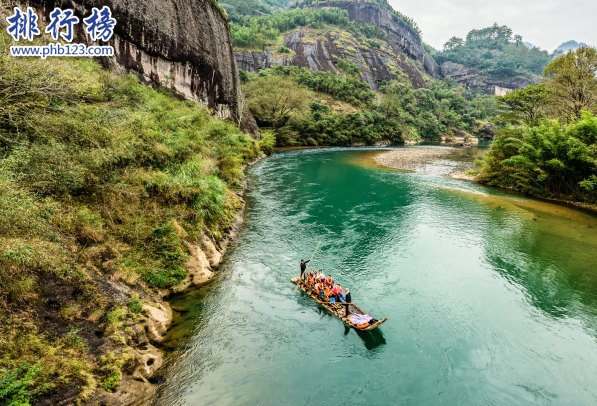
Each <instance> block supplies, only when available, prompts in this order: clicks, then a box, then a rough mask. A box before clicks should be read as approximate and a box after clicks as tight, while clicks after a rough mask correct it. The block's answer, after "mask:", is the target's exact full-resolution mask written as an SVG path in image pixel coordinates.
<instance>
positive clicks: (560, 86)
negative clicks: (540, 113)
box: [545, 46, 597, 120]
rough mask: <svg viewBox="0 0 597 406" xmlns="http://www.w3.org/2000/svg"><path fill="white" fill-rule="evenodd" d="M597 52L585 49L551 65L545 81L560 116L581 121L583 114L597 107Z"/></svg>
mask: <svg viewBox="0 0 597 406" xmlns="http://www.w3.org/2000/svg"><path fill="white" fill-rule="evenodd" d="M595 72H597V50H595V48H591V47H586V46H582V47H580V48H578V49H576V50H574V51H569V52H568V53H567V54H565V55H562V56H560V57H558V58H556V59H554V60H553V61H551V62H550V63H549V65H547V67H546V68H545V77H546V78H547V79H548V82H547V87H548V88H549V89H550V90H551V98H552V100H553V106H554V108H555V109H556V110H557V113H558V115H559V116H561V117H564V118H566V119H567V120H577V119H580V117H581V112H582V111H583V110H595V108H596V107H597V106H596V105H597V78H595Z"/></svg>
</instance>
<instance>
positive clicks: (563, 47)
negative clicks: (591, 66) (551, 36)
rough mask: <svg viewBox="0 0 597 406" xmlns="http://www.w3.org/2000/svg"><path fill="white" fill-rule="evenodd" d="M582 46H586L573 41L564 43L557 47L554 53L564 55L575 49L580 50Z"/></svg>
mask: <svg viewBox="0 0 597 406" xmlns="http://www.w3.org/2000/svg"><path fill="white" fill-rule="evenodd" d="M582 46H587V44H585V43H584V42H576V41H574V40H570V41H566V42H564V43H563V44H561V45H560V46H559V47H557V48H556V51H562V52H564V53H566V52H568V51H570V50H574V49H576V48H580V47H582Z"/></svg>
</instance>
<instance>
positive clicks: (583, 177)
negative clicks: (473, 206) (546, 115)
mask: <svg viewBox="0 0 597 406" xmlns="http://www.w3.org/2000/svg"><path fill="white" fill-rule="evenodd" d="M480 179H481V180H482V181H485V182H488V183H490V184H494V185H501V186H508V187H511V188H513V189H515V190H518V191H521V192H526V193H529V194H532V195H539V196H545V197H564V198H567V199H572V200H586V201H588V202H591V203H596V202H597V118H596V117H595V116H593V115H592V114H591V113H583V115H582V119H581V120H580V121H578V122H576V123H572V124H561V123H559V122H558V121H557V120H553V121H549V120H544V121H542V122H541V124H540V125H538V126H527V125H525V126H522V127H517V128H510V129H505V130H503V131H502V132H501V135H500V136H499V137H498V138H497V139H496V141H495V143H494V144H493V145H492V148H491V151H490V152H489V153H488V154H487V156H486V159H485V163H484V166H483V168H482V172H481V175H480Z"/></svg>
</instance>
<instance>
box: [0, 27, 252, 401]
mask: <svg viewBox="0 0 597 406" xmlns="http://www.w3.org/2000/svg"><path fill="white" fill-rule="evenodd" d="M1 39H2V41H1V48H0V94H1V95H2V97H1V98H0V120H1V125H0V253H1V254H0V321H1V322H0V336H1V339H0V387H1V388H2V389H1V390H0V404H11V405H12V404H19V405H20V404H29V403H27V402H29V401H33V400H35V399H36V398H38V397H39V396H41V395H44V394H46V395H47V394H50V393H55V392H56V391H58V390H60V389H61V388H64V387H76V388H78V391H79V399H80V400H86V399H88V398H89V397H90V396H91V394H92V393H93V392H94V390H96V388H98V387H103V388H104V389H106V390H108V391H114V390H116V388H117V387H118V384H119V381H120V379H121V377H122V372H121V369H123V368H125V367H126V365H127V364H130V361H131V355H130V354H128V355H127V351H126V348H125V347H126V344H127V342H128V341H129V336H130V334H131V330H130V329H129V328H128V327H124V324H126V322H128V321H139V320H143V319H144V317H145V315H144V312H143V311H142V305H143V304H144V303H145V302H147V303H151V302H150V301H148V300H150V299H149V296H148V295H149V292H152V291H153V290H154V289H155V288H167V287H171V286H175V285H177V284H179V283H181V282H182V281H184V280H185V278H186V277H187V275H186V271H185V269H184V268H183V266H182V265H183V263H184V261H185V260H186V258H188V256H189V252H188V251H187V248H186V247H185V245H184V244H183V241H182V238H181V233H182V231H181V230H184V234H185V235H186V237H185V238H190V239H191V240H192V239H193V238H194V236H197V235H198V233H200V231H201V230H202V229H205V230H208V231H209V232H210V233H212V235H214V237H215V238H216V239H217V238H218V236H219V235H221V234H222V232H223V230H224V229H225V228H226V224H227V222H229V220H231V218H232V216H233V215H234V214H235V212H236V211H237V210H238V208H239V206H240V204H239V202H238V198H237V197H236V195H235V193H233V192H232V190H233V189H234V188H236V187H237V186H238V185H239V184H240V182H241V179H242V177H243V173H242V169H241V167H242V165H243V164H244V163H246V162H247V161H250V160H253V159H255V158H256V157H257V156H258V154H259V144H258V143H257V142H256V141H254V140H253V139H252V138H250V137H249V136H247V135H244V134H242V133H240V132H239V130H238V128H237V127H236V126H235V125H233V124H231V123H229V122H225V121H221V120H218V119H216V118H213V117H212V116H211V115H210V113H209V112H208V111H206V110H205V109H204V108H203V107H200V106H198V105H196V104H194V103H192V102H184V101H178V100H175V99H173V98H171V97H170V94H169V91H167V90H165V91H164V90H163V91H156V90H153V89H150V88H147V87H145V86H143V85H141V84H139V83H138V80H137V78H136V77H133V76H117V75H115V74H113V73H111V72H109V71H106V70H104V69H102V68H101V67H100V66H99V65H98V64H96V63H94V62H92V61H90V60H88V59H83V58H81V59H79V58H76V59H75V58H63V59H58V58H55V59H48V60H40V59H29V58H12V57H10V56H9V55H8V51H7V47H8V44H9V41H8V39H7V37H6V35H4V34H3V36H2V38H1ZM108 282H110V283H108ZM114 282H121V283H123V284H125V285H126V286H128V287H129V288H130V289H132V291H133V292H135V293H134V295H132V296H130V297H129V303H128V304H127V303H125V304H124V305H123V304H122V303H120V302H118V301H117V300H115V299H114V297H113V296H111V295H110V294H109V292H107V291H106V289H107V287H110V286H112V285H111V283H114ZM98 330H101V331H105V333H104V339H107V340H109V341H111V342H113V344H114V351H115V352H114V353H104V354H98V353H97V352H96V349H94V348H92V347H90V344H89V342H90V341H89V340H91V339H93V340H97V338H96V337H95V335H94V333H93V332H94V331H98ZM123 348H125V349H124V350H123ZM115 354H116V355H115ZM133 359H134V357H133ZM11 402H12V403H11Z"/></svg>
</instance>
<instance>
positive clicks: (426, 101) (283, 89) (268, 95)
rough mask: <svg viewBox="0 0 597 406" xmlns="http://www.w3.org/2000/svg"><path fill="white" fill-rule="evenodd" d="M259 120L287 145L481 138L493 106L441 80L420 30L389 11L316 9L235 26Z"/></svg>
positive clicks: (338, 6) (328, 5)
mask: <svg viewBox="0 0 597 406" xmlns="http://www.w3.org/2000/svg"><path fill="white" fill-rule="evenodd" d="M231 33H232V42H233V46H234V50H235V55H236V58H237V64H238V67H239V69H240V72H241V79H242V80H243V81H244V90H245V94H246V95H247V102H248V105H249V108H250V111H251V112H252V113H253V115H254V116H255V117H256V118H257V120H258V123H259V124H260V126H261V127H262V128H268V127H269V128H271V131H270V132H267V134H273V135H274V136H275V137H276V139H277V144H278V145H350V144H354V143H363V144H373V143H376V142H380V141H383V140H389V141H394V142H400V141H403V140H405V139H421V138H425V139H439V138H440V137H442V136H452V135H454V134H461V135H463V134H464V135H466V134H467V132H469V133H482V132H483V131H484V129H485V128H486V122H485V120H487V119H488V118H490V117H491V116H492V115H493V114H495V112H494V107H493V100H492V98H491V97H489V96H485V95H483V94H478V93H475V92H474V91H471V90H468V89H464V88H462V87H460V86H458V85H457V84H455V83H453V82H452V83H447V82H444V81H442V80H441V77H440V72H439V67H438V66H437V64H436V63H435V61H434V59H433V57H432V56H431V55H430V54H429V52H428V51H432V52H433V50H432V49H431V48H430V47H428V46H426V45H425V44H424V43H423V42H422V40H421V37H422V33H421V31H420V30H419V28H418V27H417V25H416V23H415V22H414V21H412V20H411V19H410V18H408V17H406V16H404V15H403V14H401V13H400V12H398V11H395V10H393V9H392V7H391V6H389V5H388V4H387V2H385V1H368V2H363V1H361V2H355V1H325V2H314V1H311V0H309V1H307V2H303V3H300V4H297V3H294V4H292V5H291V6H290V7H289V8H288V9H287V10H286V11H284V12H282V13H279V14H275V15H263V16H260V17H252V16H247V17H245V18H244V20H243V21H242V22H235V21H231Z"/></svg>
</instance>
